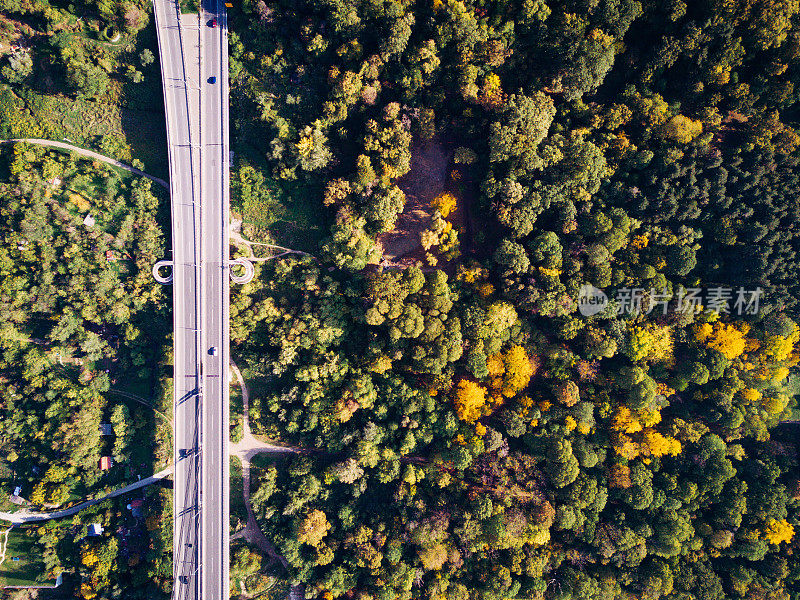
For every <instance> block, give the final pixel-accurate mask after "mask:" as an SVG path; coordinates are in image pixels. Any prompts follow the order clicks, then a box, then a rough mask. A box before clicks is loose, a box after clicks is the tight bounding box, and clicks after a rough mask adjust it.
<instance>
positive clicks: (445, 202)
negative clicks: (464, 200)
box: [431, 192, 458, 218]
mask: <svg viewBox="0 0 800 600" xmlns="http://www.w3.org/2000/svg"><path fill="white" fill-rule="evenodd" d="M457 202H458V201H457V200H456V197H455V196H454V195H453V194H451V193H450V192H442V193H441V194H439V195H438V196H436V198H434V199H433V200H431V206H432V207H433V208H435V209H436V210H438V211H439V213H440V214H441V215H442V216H443V217H444V218H447V216H448V215H449V214H450V213H451V212H453V211H454V210H455V208H456V204H457Z"/></svg>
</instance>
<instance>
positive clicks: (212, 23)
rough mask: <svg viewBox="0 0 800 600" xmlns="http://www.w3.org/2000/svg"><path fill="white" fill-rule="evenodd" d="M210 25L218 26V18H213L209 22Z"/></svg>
mask: <svg viewBox="0 0 800 600" xmlns="http://www.w3.org/2000/svg"><path fill="white" fill-rule="evenodd" d="M208 26H209V27H212V28H213V27H216V26H217V20H216V19H211V20H210V21H209V22H208Z"/></svg>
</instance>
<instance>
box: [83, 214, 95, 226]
mask: <svg viewBox="0 0 800 600" xmlns="http://www.w3.org/2000/svg"><path fill="white" fill-rule="evenodd" d="M95 222H96V221H95V220H94V217H93V216H92V213H86V216H85V217H84V218H83V224H84V225H86V227H94V224H95Z"/></svg>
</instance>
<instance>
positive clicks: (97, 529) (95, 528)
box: [88, 523, 103, 536]
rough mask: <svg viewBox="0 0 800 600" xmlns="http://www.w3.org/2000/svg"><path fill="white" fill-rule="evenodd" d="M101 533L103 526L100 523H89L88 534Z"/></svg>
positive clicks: (95, 534)
mask: <svg viewBox="0 0 800 600" xmlns="http://www.w3.org/2000/svg"><path fill="white" fill-rule="evenodd" d="M101 533H103V526H102V525H101V524H100V523H92V524H91V525H89V533H88V535H91V536H97V535H100V534H101Z"/></svg>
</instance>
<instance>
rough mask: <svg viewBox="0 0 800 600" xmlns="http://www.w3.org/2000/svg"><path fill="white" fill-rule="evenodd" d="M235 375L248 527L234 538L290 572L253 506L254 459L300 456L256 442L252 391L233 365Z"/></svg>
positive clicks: (237, 450) (236, 450)
mask: <svg viewBox="0 0 800 600" xmlns="http://www.w3.org/2000/svg"><path fill="white" fill-rule="evenodd" d="M231 371H232V372H233V374H234V375H235V376H236V381H237V383H238V384H239V387H240V388H241V390H242V412H243V423H242V439H241V441H239V442H237V443H235V444H231V445H230V448H231V454H233V455H235V456H237V457H238V458H239V460H240V461H241V462H242V493H243V496H244V505H245V507H246V508H247V524H246V525H245V527H244V529H242V530H241V531H239V532H237V533H235V534H234V535H233V536H231V539H232V540H233V539H238V538H244V539H245V540H247V541H248V542H250V543H251V544H253V545H254V546H257V547H258V548H260V549H261V550H262V551H263V552H264V553H266V554H267V555H268V556H270V557H272V558H273V559H274V560H276V561H278V562H279V563H281V565H283V567H284V568H287V567H288V565H287V563H286V559H284V558H283V557H282V556H281V555H280V554H278V552H277V550H275V546H273V545H272V544H271V543H270V541H269V540H268V539H267V537H266V536H265V535H264V533H263V532H262V531H261V528H260V527H259V526H258V522H257V521H256V516H255V513H254V512H253V506H252V505H251V504H250V459H251V458H252V457H253V456H255V455H256V454H260V453H262V452H272V453H276V454H287V453H296V452H297V450H295V449H294V448H287V447H285V446H275V445H273V444H268V443H266V442H262V441H261V440H258V439H256V438H255V437H254V436H253V433H252V431H251V430H250V419H249V408H250V391H249V390H248V389H247V384H246V383H245V382H244V378H243V377H242V372H241V371H239V368H238V367H237V366H236V365H235V364H234V362H233V361H231Z"/></svg>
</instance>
